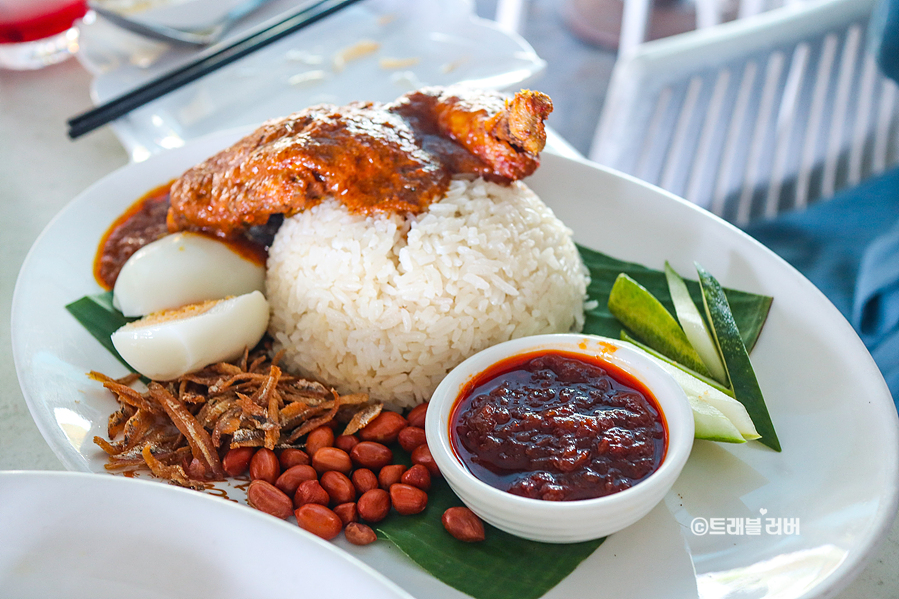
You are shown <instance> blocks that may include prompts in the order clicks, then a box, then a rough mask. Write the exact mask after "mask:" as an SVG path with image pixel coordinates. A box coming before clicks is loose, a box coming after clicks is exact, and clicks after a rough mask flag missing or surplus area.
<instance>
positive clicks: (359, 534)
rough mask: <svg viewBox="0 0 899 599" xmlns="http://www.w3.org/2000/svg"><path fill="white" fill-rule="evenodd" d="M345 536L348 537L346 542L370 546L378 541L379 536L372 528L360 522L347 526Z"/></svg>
mask: <svg viewBox="0 0 899 599" xmlns="http://www.w3.org/2000/svg"><path fill="white" fill-rule="evenodd" d="M343 534H344V535H345V536H346V540H347V541H349V542H350V543H352V544H353V545H370V544H371V543H374V542H375V541H377V540H378V535H376V534H375V531H373V530H372V529H371V526H368V525H366V524H359V523H358V522H350V523H349V524H347V525H346V529H345V530H344V531H343Z"/></svg>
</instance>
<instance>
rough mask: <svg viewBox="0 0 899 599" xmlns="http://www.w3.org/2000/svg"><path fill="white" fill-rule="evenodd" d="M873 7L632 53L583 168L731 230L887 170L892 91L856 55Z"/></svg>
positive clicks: (833, 7) (728, 27) (812, 8)
mask: <svg viewBox="0 0 899 599" xmlns="http://www.w3.org/2000/svg"><path fill="white" fill-rule="evenodd" d="M874 2H875V0H819V1H813V2H796V3H793V4H790V5H788V6H785V7H782V8H778V9H774V10H771V11H768V12H766V13H764V14H759V15H756V16H753V17H750V18H745V19H740V20H738V21H735V22H731V23H724V24H721V25H717V26H714V27H710V28H707V29H703V30H699V31H694V32H689V33H685V34H682V35H678V36H673V37H670V38H667V39H663V40H657V41H653V42H648V43H644V44H640V45H638V46H636V47H635V48H634V49H633V50H632V51H630V52H627V53H624V54H623V55H621V56H620V57H619V59H618V62H617V63H616V65H615V68H614V71H613V75H612V80H611V83H610V86H609V91H608V94H607V96H606V100H605V104H604V107H603V112H602V116H601V119H600V123H599V126H598V128H597V132H596V136H595V139H594V142H593V144H592V147H591V151H590V155H589V157H590V158H591V159H592V160H595V161H597V162H600V163H602V164H605V165H607V166H610V167H613V168H616V169H618V170H621V171H624V172H627V173H630V174H633V175H635V176H637V177H639V178H641V179H643V180H645V181H648V182H650V183H654V184H657V185H659V186H660V187H663V188H665V189H667V190H669V191H671V192H673V193H676V194H678V195H680V196H683V197H686V198H687V199H688V200H690V201H692V202H694V203H696V204H699V205H701V206H703V207H706V208H708V209H709V210H711V211H712V212H714V213H716V214H718V215H720V216H723V217H724V218H726V219H728V220H731V221H732V222H734V223H735V224H737V225H739V226H742V225H745V224H747V223H748V222H750V221H751V220H753V219H756V218H760V217H769V216H773V215H775V214H777V213H779V212H781V211H783V210H787V209H793V208H800V209H801V208H803V207H805V206H807V205H808V204H810V203H812V202H814V201H816V200H818V199H821V198H826V197H829V196H831V195H832V194H833V193H834V192H835V191H837V190H839V189H841V188H842V187H845V186H849V185H854V184H856V183H858V182H859V181H861V180H862V179H864V178H866V177H868V176H871V175H873V174H876V173H878V172H881V171H883V170H884V169H885V168H886V167H888V166H891V165H893V164H896V163H897V161H899V135H897V133H899V131H897V128H899V118H897V102H896V96H897V90H896V86H895V84H894V83H893V82H891V81H890V80H888V79H886V78H885V77H883V76H882V75H881V74H880V73H879V72H878V70H877V67H876V64H875V62H874V58H873V57H872V56H871V55H870V54H869V53H867V52H865V43H866V31H867V23H868V20H869V18H870V14H871V11H872V9H873V6H874Z"/></svg>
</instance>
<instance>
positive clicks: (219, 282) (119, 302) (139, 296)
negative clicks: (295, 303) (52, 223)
mask: <svg viewBox="0 0 899 599" xmlns="http://www.w3.org/2000/svg"><path fill="white" fill-rule="evenodd" d="M264 288H265V267H264V266H262V265H259V264H255V263H254V262H252V261H251V260H248V259H247V258H244V257H243V256H241V255H240V254H238V253H237V252H235V251H234V250H233V249H231V248H230V247H228V245H227V244H225V243H222V242H221V241H217V240H215V239H213V238H211V237H207V236H205V235H200V234H198V233H176V234H174V235H167V236H165V237H163V238H162V239H158V240H156V241H154V242H153V243H150V244H147V245H145V246H144V247H142V248H141V249H139V250H138V251H136V252H135V253H134V255H133V256H131V258H129V259H128V261H127V262H125V264H124V266H122V270H121V272H120V273H119V276H118V278H117V279H116V283H115V287H114V289H113V297H112V303H113V305H114V306H115V307H116V308H117V309H119V310H120V311H121V312H122V314H124V315H125V316H144V315H146V314H151V313H153V312H159V311H160V310H171V309H174V308H180V307H181V306H186V305H189V304H196V303H199V302H204V301H207V300H217V299H222V298H225V297H229V296H232V295H243V294H245V293H249V292H251V291H255V290H258V291H263V290H264Z"/></svg>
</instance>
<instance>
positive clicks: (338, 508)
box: [331, 501, 359, 526]
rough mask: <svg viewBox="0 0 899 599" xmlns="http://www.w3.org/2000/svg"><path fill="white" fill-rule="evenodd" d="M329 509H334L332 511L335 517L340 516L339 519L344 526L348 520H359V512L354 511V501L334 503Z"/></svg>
mask: <svg viewBox="0 0 899 599" xmlns="http://www.w3.org/2000/svg"><path fill="white" fill-rule="evenodd" d="M331 509H333V510H334V513H335V514H337V517H338V518H340V521H341V522H343V525H344V526H346V525H347V524H349V523H350V522H357V521H358V520H359V514H357V513H356V502H355V501H349V502H347V503H341V504H339V505H335V506H334V507H333V508H331Z"/></svg>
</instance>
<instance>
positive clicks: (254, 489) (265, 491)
mask: <svg viewBox="0 0 899 599" xmlns="http://www.w3.org/2000/svg"><path fill="white" fill-rule="evenodd" d="M247 503H248V504H250V506H251V507H254V508H256V509H257V510H259V511H261V512H265V513H266V514H271V515H272V516H275V517H277V518H282V519H284V518H288V517H289V516H290V514H291V512H293V504H291V502H290V497H288V496H287V495H285V494H284V493H283V492H282V491H281V490H280V489H278V488H277V487H275V486H274V485H272V484H270V483H267V482H266V481H264V480H254V481H253V482H251V483H250V486H249V487H247Z"/></svg>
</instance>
